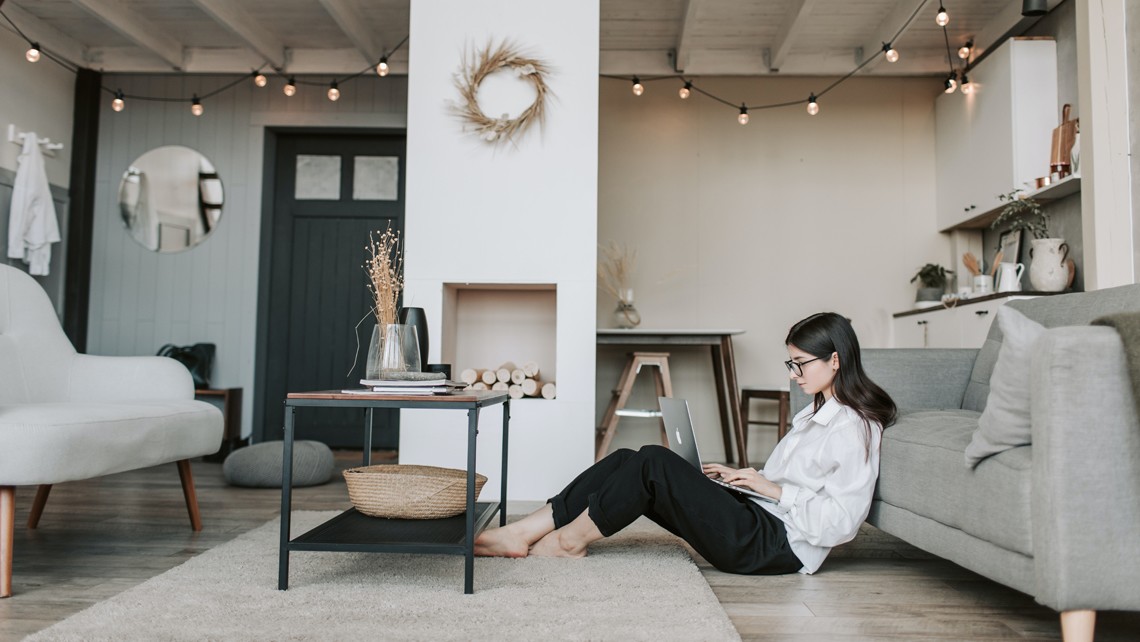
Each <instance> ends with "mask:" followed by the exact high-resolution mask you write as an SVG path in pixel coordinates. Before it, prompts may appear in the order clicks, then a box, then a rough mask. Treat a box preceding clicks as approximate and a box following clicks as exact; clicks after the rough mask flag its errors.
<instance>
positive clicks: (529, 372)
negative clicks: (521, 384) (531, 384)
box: [522, 361, 538, 379]
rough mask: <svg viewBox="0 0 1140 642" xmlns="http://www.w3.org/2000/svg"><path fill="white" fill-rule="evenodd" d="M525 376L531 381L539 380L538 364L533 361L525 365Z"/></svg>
mask: <svg viewBox="0 0 1140 642" xmlns="http://www.w3.org/2000/svg"><path fill="white" fill-rule="evenodd" d="M522 369H523V374H525V375H526V376H528V377H530V378H531V379H538V364H537V363H535V362H533V361H528V362H527V363H524V364H523V367H522Z"/></svg>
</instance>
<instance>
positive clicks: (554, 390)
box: [542, 381, 558, 399]
mask: <svg viewBox="0 0 1140 642" xmlns="http://www.w3.org/2000/svg"><path fill="white" fill-rule="evenodd" d="M556 396H558V387H557V386H555V385H554V382H553V381H551V382H550V383H544V384H542V398H543V399H553V398H555V397H556Z"/></svg>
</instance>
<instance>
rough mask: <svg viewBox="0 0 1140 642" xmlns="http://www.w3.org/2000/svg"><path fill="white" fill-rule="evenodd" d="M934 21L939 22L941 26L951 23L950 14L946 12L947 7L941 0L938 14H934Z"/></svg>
mask: <svg viewBox="0 0 1140 642" xmlns="http://www.w3.org/2000/svg"><path fill="white" fill-rule="evenodd" d="M934 22H935V23H937V24H938V26H939V27H945V26H946V25H948V24H950V14H948V13H946V7H943V6H942V3H941V2H939V3H938V15H936V16H934Z"/></svg>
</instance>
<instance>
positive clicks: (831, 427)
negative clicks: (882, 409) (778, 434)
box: [752, 397, 882, 573]
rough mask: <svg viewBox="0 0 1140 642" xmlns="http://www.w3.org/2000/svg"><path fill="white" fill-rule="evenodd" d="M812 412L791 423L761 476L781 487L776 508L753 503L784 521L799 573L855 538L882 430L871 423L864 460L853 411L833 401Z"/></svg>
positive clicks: (867, 504)
mask: <svg viewBox="0 0 1140 642" xmlns="http://www.w3.org/2000/svg"><path fill="white" fill-rule="evenodd" d="M811 410H812V406H811V405H808V407H806V408H804V409H803V410H801V411H800V412H799V414H797V415H796V416H795V418H794V419H792V429H791V431H789V432H788V434H787V435H785V436H784V438H783V439H782V440H781V441H780V443H779V444H777V445H776V449H775V450H773V451H772V455H771V456H770V457H769V458H768V461H767V463H766V464H765V466H764V469H763V470H761V471H760V474H761V475H763V476H764V477H765V478H767V479H768V480H769V481H771V482H773V483H775V484H778V485H779V486H780V489H781V495H780V503H779V504H771V503H766V502H762V501H760V500H757V499H753V500H752V501H754V502H756V503H758V504H759V505H760V506H761V507H763V508H764V509H765V510H767V511H768V512H770V513H772V514H773V515H775V516H776V517H779V518H780V520H781V521H783V522H784V527H785V528H786V530H787V531H788V542H789V543H790V544H791V546H792V552H793V553H795V554H796V557H798V558H800V561H801V562H803V564H804V567H803V568H802V569H800V572H801V573H814V572H816V570H818V569H819V567H820V565H821V564H823V560H824V558H826V557H827V554H828V553H829V552H830V551H831V547H833V546H838V545H839V544H842V543H844V542H849V541H851V540H852V539H854V538H855V534H856V533H858V532H859V525H860V524H862V523H863V520H865V519H866V518H867V513H868V512H870V510H871V496H872V494H873V493H874V492H875V481H876V480H877V479H878V477H879V444H880V437H881V431H882V428H881V427H880V426H879V424H877V423H874V422H872V423H871V428H872V438H871V453H870V456H869V457H868V456H867V447H866V429H865V428H864V427H863V418H862V417H860V416H859V415H858V414H856V413H855V411H854V410H852V409H851V408H849V407H847V406H845V405H843V404H841V403H839V401H838V400H836V399H835V398H834V397H832V398H831V399H828V400H827V402H826V403H824V404H823V406H822V407H821V408H820V409H819V412H817V413H815V415H812V413H811Z"/></svg>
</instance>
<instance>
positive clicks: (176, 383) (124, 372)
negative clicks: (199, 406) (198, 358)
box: [67, 354, 194, 402]
mask: <svg viewBox="0 0 1140 642" xmlns="http://www.w3.org/2000/svg"><path fill="white" fill-rule="evenodd" d="M67 385H68V392H67V398H68V400H69V401H87V402H101V401H151V400H169V399H193V398H194V379H193V378H192V377H191V376H190V371H188V370H187V369H186V367H185V366H183V365H182V364H181V363H178V362H177V361H175V360H174V359H169V358H167V357H101V356H93V355H86V354H78V355H75V361H73V362H72V364H71V372H70V373H69V378H68V382H67Z"/></svg>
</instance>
